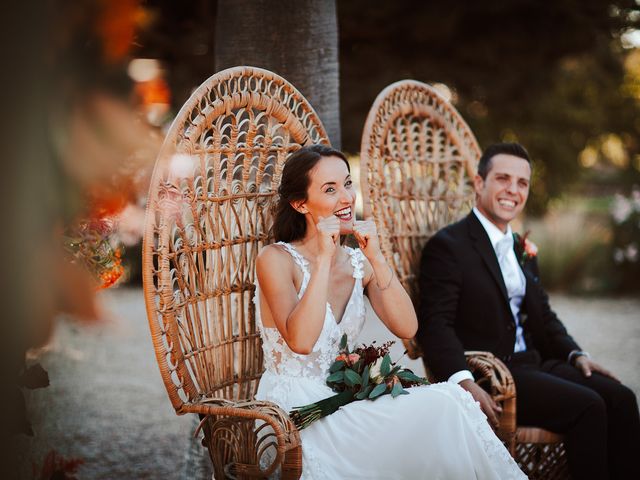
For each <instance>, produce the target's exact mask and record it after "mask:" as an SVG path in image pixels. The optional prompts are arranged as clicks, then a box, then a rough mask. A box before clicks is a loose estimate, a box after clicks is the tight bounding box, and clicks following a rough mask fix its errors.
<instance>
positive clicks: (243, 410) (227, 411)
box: [179, 398, 302, 477]
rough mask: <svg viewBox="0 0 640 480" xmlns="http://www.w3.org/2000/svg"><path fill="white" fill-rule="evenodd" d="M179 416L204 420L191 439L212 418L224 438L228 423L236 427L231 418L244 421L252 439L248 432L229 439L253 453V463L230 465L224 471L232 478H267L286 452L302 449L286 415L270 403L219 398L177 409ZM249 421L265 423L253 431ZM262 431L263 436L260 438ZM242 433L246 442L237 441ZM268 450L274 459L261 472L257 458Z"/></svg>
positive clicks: (229, 427)
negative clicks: (195, 415)
mask: <svg viewBox="0 0 640 480" xmlns="http://www.w3.org/2000/svg"><path fill="white" fill-rule="evenodd" d="M179 413H180V414H184V413H197V414H200V415H203V416H204V418H203V419H202V421H201V422H200V425H198V428H197V429H196V432H195V433H194V435H197V434H198V432H199V431H200V429H202V428H203V427H204V425H205V423H206V422H207V420H210V419H211V417H216V418H215V419H214V420H213V422H214V427H215V425H216V423H220V424H221V425H219V426H220V431H222V432H223V435H228V434H229V432H230V431H231V430H232V429H233V427H231V426H230V422H231V423H237V421H235V422H234V420H233V419H234V418H235V419H245V420H246V422H244V423H245V424H247V423H248V424H249V426H248V429H249V430H250V431H251V432H255V435H251V433H248V434H247V432H240V431H233V432H232V436H233V439H234V440H235V441H241V442H242V444H243V446H242V447H241V448H246V450H248V451H255V452H256V457H255V458H256V463H255V464H252V463H244V462H242V463H241V462H235V463H234V464H233V465H227V466H225V469H230V468H231V467H233V474H235V475H249V476H258V477H268V476H269V475H271V473H273V472H274V471H275V469H276V468H277V467H278V466H279V465H280V464H283V462H284V461H285V460H286V459H287V458H286V457H287V456H286V454H287V452H289V451H291V450H294V449H296V448H298V447H300V445H301V444H300V433H299V432H298V430H297V428H296V427H295V425H294V424H293V422H292V421H291V419H290V418H289V415H288V414H287V413H286V412H285V411H284V410H282V409H281V408H280V407H279V406H278V405H276V404H275V403H272V402H265V401H245V402H233V401H229V400H225V399H222V398H213V399H204V400H201V401H200V402H199V403H190V404H185V405H184V406H183V407H182V408H181V409H180V412H179ZM229 417H231V418H229ZM251 420H258V421H263V422H265V423H264V425H261V426H259V427H258V428H257V429H254V425H253V423H252V422H251ZM267 426H269V427H271V428H272V429H273V434H271V433H270V432H268V431H267V430H265V427H267ZM212 430H215V428H212ZM263 430H264V433H263V435H259V433H260V432H261V431H263ZM242 433H245V437H247V436H248V437H249V438H241V439H240V437H241V436H242ZM273 437H275V440H276V443H275V444H274V442H273ZM208 441H209V442H211V441H212V439H209V440H208ZM225 442H227V443H228V442H229V440H228V439H227V440H225ZM251 443H254V445H255V446H253V445H250V444H251ZM269 446H274V447H275V449H276V457H275V458H274V459H273V461H272V463H271V465H270V466H269V467H268V468H267V469H265V470H262V469H261V467H260V458H261V456H262V454H263V453H264V451H265V450H266V449H267V448H268V447H269ZM215 450H216V449H215V448H214V449H212V448H209V451H210V453H211V454H213V451H215ZM298 450H300V448H298ZM301 466H302V464H301V459H300V468H301ZM229 473H231V472H229Z"/></svg>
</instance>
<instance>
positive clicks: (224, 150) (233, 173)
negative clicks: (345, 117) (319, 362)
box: [143, 67, 328, 411]
mask: <svg viewBox="0 0 640 480" xmlns="http://www.w3.org/2000/svg"><path fill="white" fill-rule="evenodd" d="M311 143H328V140H327V135H326V133H325V130H324V127H323V126H322V124H321V122H320V119H319V118H318V116H317V115H316V113H315V112H314V111H313V108H312V107H311V106H310V105H309V103H308V102H307V101H306V100H305V98H304V97H303V96H302V95H301V94H300V92H298V91H297V90H296V89H295V88H294V87H293V86H292V85H291V84H289V83H288V82H287V81H286V80H284V79H283V78H281V77H279V76H277V75H275V74H273V73H271V72H269V71H266V70H262V69H258V68H251V67H236V68H231V69H228V70H224V71H222V72H220V73H217V74H215V75H213V76H212V77H211V78H209V79H208V80H207V81H205V82H204V83H203V84H202V85H201V86H200V87H199V88H198V89H197V90H196V91H195V92H194V93H193V95H192V96H191V98H190V99H189V100H188V101H187V102H186V103H185V105H184V106H183V107H182V109H181V110H180V113H179V114H178V116H177V118H176V119H175V120H174V122H173V124H172V125H171V128H170V130H169V133H168V134H167V137H166V139H165V142H164V144H163V147H162V150H161V152H160V155H159V157H158V160H157V162H156V166H155V170H154V173H153V177H152V180H151V187H150V190H149V198H148V204H147V215H146V219H145V233H144V243H143V284H144V295H145V301H146V306H147V315H148V319H149V325H150V328H151V335H152V338H153V344H154V348H155V351H156V357H157V361H158V364H159V366H160V372H161V374H162V378H163V380H164V382H165V385H166V387H167V391H168V393H169V397H170V398H171V402H172V403H173V406H174V407H175V408H176V410H178V411H179V410H180V408H181V406H182V405H183V404H184V403H185V402H195V401H198V400H201V399H203V398H210V397H220V398H226V399H229V400H235V401H239V400H245V399H249V398H251V397H252V396H253V395H254V394H255V391H256V388H257V384H258V381H259V379H260V376H261V374H262V371H263V366H262V349H261V343H260V336H259V333H258V332H257V330H256V323H255V306H254V303H253V296H254V292H255V285H254V281H255V268H254V267H255V259H256V255H257V253H258V251H259V249H260V247H261V246H262V245H264V244H267V243H270V242H271V236H270V227H271V212H272V206H273V203H274V201H275V200H276V196H277V193H276V192H277V188H278V185H279V183H280V178H281V172H282V167H283V164H284V161H285V159H286V157H287V155H288V154H289V153H290V152H292V151H295V150H297V149H298V148H300V147H301V146H303V145H305V144H311Z"/></svg>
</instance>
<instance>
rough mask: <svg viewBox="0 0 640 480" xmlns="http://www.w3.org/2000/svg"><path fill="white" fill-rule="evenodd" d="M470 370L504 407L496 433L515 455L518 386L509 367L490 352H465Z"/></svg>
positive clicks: (479, 382)
mask: <svg viewBox="0 0 640 480" xmlns="http://www.w3.org/2000/svg"><path fill="white" fill-rule="evenodd" d="M465 357H466V358H467V365H468V366H469V370H471V372H472V373H473V374H474V376H475V377H476V378H477V379H478V380H477V383H478V384H479V385H482V386H483V387H485V388H487V389H488V391H489V393H490V395H491V397H492V398H493V400H494V401H496V402H498V403H499V404H501V406H502V415H501V417H500V426H499V427H498V431H497V432H496V433H497V434H498V436H499V437H500V438H501V439H502V440H503V441H504V442H505V443H506V444H507V448H508V449H509V451H510V452H511V454H512V455H513V454H514V453H515V436H516V386H515V383H514V382H513V377H512V376H511V372H509V369H508V368H507V366H506V365H505V364H504V363H502V361H501V360H500V359H498V358H496V357H495V356H494V355H493V354H492V353H489V352H476V351H472V352H465Z"/></svg>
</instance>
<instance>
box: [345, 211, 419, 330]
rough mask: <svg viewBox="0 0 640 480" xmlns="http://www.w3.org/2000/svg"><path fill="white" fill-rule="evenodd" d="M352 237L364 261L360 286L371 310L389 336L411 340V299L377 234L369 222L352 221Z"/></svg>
mask: <svg viewBox="0 0 640 480" xmlns="http://www.w3.org/2000/svg"><path fill="white" fill-rule="evenodd" d="M354 234H355V236H356V239H357V240H358V243H359V244H360V248H361V249H362V252H363V253H364V255H365V257H366V258H367V262H366V264H365V279H364V283H363V285H364V287H365V289H366V293H367V296H368V297H369V301H370V302H371V306H372V307H373V310H374V311H375V312H376V314H377V315H378V317H380V320H382V322H383V323H384V324H385V325H386V326H387V328H388V329H389V330H391V333H393V334H394V335H396V336H397V337H400V338H412V337H413V336H414V335H415V334H416V331H417V330H418V319H417V317H416V311H415V309H414V308H413V303H412V302H411V298H409V295H408V294H407V292H406V291H405V289H404V287H403V286H402V284H401V283H400V281H399V280H398V279H397V278H396V275H395V273H394V272H393V269H392V268H391V267H390V266H389V264H388V263H387V261H386V260H385V258H384V255H382V252H381V251H380V244H379V242H378V234H377V231H376V226H375V223H374V222H373V221H372V220H365V221H364V222H356V226H354Z"/></svg>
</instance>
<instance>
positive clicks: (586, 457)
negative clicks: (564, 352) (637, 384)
mask: <svg viewBox="0 0 640 480" xmlns="http://www.w3.org/2000/svg"><path fill="white" fill-rule="evenodd" d="M507 367H508V368H509V370H510V371H511V373H512V375H513V379H514V381H515V385H516V392H517V400H516V409H517V410H516V411H517V418H518V424H519V425H528V426H535V427H542V428H545V429H547V430H550V431H552V432H555V433H560V434H563V435H565V436H566V439H567V441H566V445H565V446H566V451H567V460H568V463H569V470H570V472H571V476H572V478H573V479H575V480H581V479H597V480H603V479H607V478H610V479H612V480H613V479H629V478H640V416H639V413H638V403H637V400H636V397H635V394H634V393H633V392H632V391H631V390H630V389H629V388H627V387H625V386H624V385H622V384H621V383H619V382H617V381H615V380H613V379H611V378H609V377H606V376H604V375H601V374H599V373H593V374H592V376H591V377H589V378H587V377H585V376H584V375H583V374H582V372H581V371H580V370H578V369H577V368H575V367H574V366H572V365H569V364H568V363H567V362H565V361H561V360H546V361H540V356H539V355H538V353H537V352H536V351H535V350H533V351H527V352H521V353H516V354H514V355H513V356H511V358H509V360H508V361H507Z"/></svg>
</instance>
